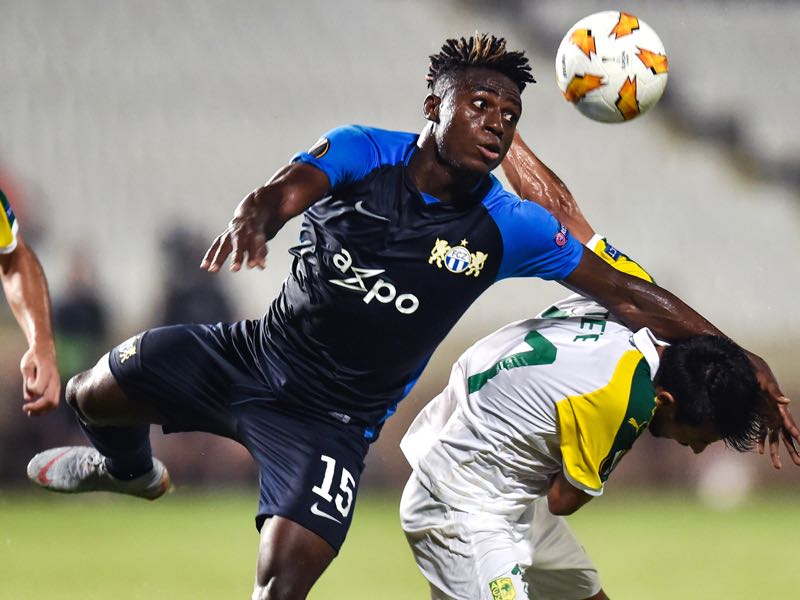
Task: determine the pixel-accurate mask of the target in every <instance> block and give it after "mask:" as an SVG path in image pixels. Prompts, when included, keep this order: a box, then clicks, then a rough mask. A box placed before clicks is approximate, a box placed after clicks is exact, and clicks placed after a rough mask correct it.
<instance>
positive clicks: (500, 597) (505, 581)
mask: <svg viewBox="0 0 800 600" xmlns="http://www.w3.org/2000/svg"><path fill="white" fill-rule="evenodd" d="M489 590H490V591H491V592H492V600H514V598H516V597H517V590H515V589H514V582H513V581H512V580H511V578H510V577H498V578H497V579H495V580H494V581H491V582H489Z"/></svg>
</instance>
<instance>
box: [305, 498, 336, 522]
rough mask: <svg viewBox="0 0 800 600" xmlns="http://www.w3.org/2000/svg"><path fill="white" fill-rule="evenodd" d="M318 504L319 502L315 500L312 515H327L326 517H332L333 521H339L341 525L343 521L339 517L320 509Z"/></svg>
mask: <svg viewBox="0 0 800 600" xmlns="http://www.w3.org/2000/svg"><path fill="white" fill-rule="evenodd" d="M317 504H318V503H317V502H314V504H312V505H311V514H312V515H317V516H318V517H325V518H326V519H330V520H331V521H336V522H337V523H339V525H341V524H342V522H341V521H340V520H339V519H337V518H336V517H332V516H331V515H329V514H328V513H326V512H324V511H321V510H320V509H319V507H318V506H317Z"/></svg>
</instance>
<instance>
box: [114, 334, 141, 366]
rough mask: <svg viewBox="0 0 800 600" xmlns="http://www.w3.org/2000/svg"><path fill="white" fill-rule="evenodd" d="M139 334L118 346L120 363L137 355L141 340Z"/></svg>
mask: <svg viewBox="0 0 800 600" xmlns="http://www.w3.org/2000/svg"><path fill="white" fill-rule="evenodd" d="M139 337H140V336H138V335H135V336H133V337H132V338H131V339H129V340H126V341H124V342H122V343H121V344H120V345H119V347H118V348H117V352H118V354H119V364H123V363H124V362H125V361H126V360H128V359H129V358H131V357H133V356H136V347H137V345H138V342H139Z"/></svg>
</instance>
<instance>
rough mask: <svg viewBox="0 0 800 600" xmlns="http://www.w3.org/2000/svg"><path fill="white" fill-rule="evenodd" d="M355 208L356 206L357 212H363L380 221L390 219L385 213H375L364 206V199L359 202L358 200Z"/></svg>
mask: <svg viewBox="0 0 800 600" xmlns="http://www.w3.org/2000/svg"><path fill="white" fill-rule="evenodd" d="M355 208H356V212H357V213H359V214H362V215H364V216H366V217H370V218H371V219H377V220H378V221H388V220H389V219H388V217H384V216H383V215H378V214H375V213H374V212H371V211H369V210H367V209H366V208H364V201H363V200H359V201H358V202H356V206H355Z"/></svg>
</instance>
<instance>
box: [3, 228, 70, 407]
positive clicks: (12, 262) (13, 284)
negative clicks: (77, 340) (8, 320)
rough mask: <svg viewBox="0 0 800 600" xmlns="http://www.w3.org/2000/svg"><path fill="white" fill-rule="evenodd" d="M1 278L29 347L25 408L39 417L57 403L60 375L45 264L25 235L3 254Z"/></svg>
mask: <svg viewBox="0 0 800 600" xmlns="http://www.w3.org/2000/svg"><path fill="white" fill-rule="evenodd" d="M0 278H2V281H3V290H4V291H5V295H6V298H7V299H8V304H9V306H10V307H11V312H12V313H13V314H14V317H15V318H16V320H17V323H19V326H20V328H21V329H22V332H23V333H24V334H25V338H26V339H27V340H28V350H27V352H25V354H24V355H23V356H22V361H21V362H20V371H22V382H23V383H22V397H23V400H24V403H23V405H22V410H24V411H25V412H26V413H27V414H28V415H29V416H31V415H34V416H39V415H43V414H45V413H47V412H50V411H51V410H53V409H54V408H56V407H57V406H58V402H59V399H60V394H61V377H60V376H59V373H58V366H57V364H56V350H55V344H54V342H53V331H52V328H51V325H50V294H49V293H48V291H47V280H46V279H45V275H44V271H43V270H42V265H41V264H40V263H39V259H37V258H36V254H34V252H33V250H31V248H30V247H29V246H28V245H27V244H26V243H25V240H24V239H23V238H22V236H18V238H17V247H16V248H15V249H14V251H13V252H11V253H9V254H0Z"/></svg>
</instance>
